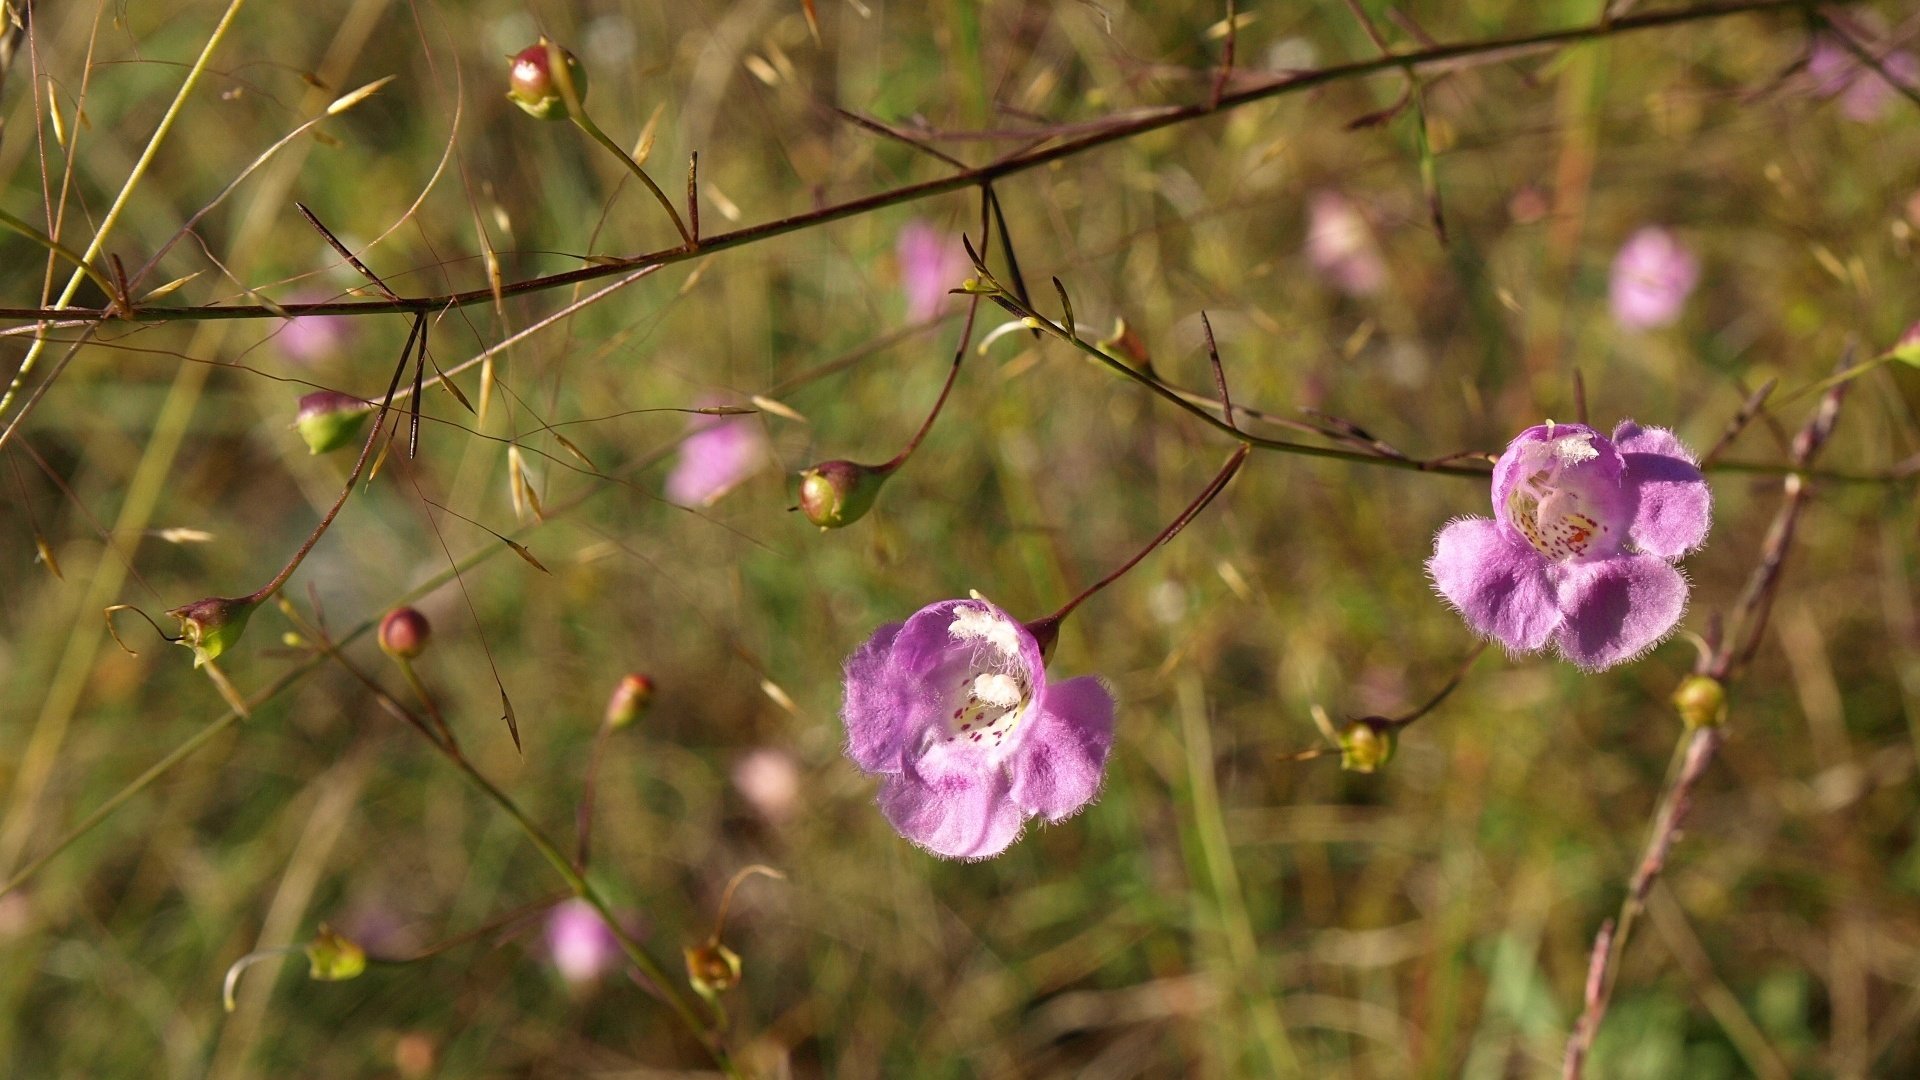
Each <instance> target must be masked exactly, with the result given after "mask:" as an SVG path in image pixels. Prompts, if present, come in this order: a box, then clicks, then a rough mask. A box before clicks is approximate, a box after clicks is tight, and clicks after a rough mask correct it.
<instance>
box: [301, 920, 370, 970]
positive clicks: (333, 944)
mask: <svg viewBox="0 0 1920 1080" xmlns="http://www.w3.org/2000/svg"><path fill="white" fill-rule="evenodd" d="M365 970H367V952H366V950H365V949H362V948H361V947H360V946H359V945H356V944H355V943H353V942H351V941H348V940H347V939H346V938H343V937H341V936H340V935H339V934H336V933H334V932H333V927H331V926H328V925H327V924H326V923H321V924H320V930H319V932H318V933H316V934H314V936H313V940H312V941H310V942H308V943H307V974H308V975H309V976H311V977H312V978H313V979H314V981H316V982H345V981H346V980H348V979H351V978H354V977H355V976H357V975H359V974H360V973H361V972H363V971H365Z"/></svg>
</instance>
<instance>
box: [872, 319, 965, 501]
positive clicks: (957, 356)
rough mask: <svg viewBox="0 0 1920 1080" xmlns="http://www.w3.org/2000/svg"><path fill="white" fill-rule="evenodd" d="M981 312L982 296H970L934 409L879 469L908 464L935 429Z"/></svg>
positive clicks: (881, 470) (888, 471) (890, 469)
mask: <svg viewBox="0 0 1920 1080" xmlns="http://www.w3.org/2000/svg"><path fill="white" fill-rule="evenodd" d="M979 313H980V297H979V296H977V295H976V296H973V297H970V298H969V300H968V303H967V325H966V326H965V327H964V328H962V329H961V331H960V347H959V348H957V349H955V350H954V351H953V366H952V367H950V368H948V369H947V381H946V384H945V385H944V386H942V387H940V396H939V397H938V398H936V399H934V402H933V411H932V412H930V413H928V414H927V418H926V420H924V421H922V422H921V424H920V430H919V431H916V432H914V433H913V438H912V439H910V440H908V442H907V445H906V448H905V449H903V450H901V451H900V452H899V453H897V454H895V455H893V457H891V458H889V459H888V460H887V462H886V464H884V465H880V466H876V468H877V469H878V471H880V472H883V473H890V472H892V471H893V470H895V469H897V468H899V467H900V466H902V465H904V464H906V461H907V458H909V457H911V456H912V455H913V452H914V451H915V450H918V449H920V442H921V440H922V439H925V438H926V437H927V432H929V431H932V430H933V422H934V421H935V420H936V419H938V418H939V416H940V410H941V409H943V408H945V407H946V404H947V395H948V394H951V393H952V392H953V384H954V380H956V379H958V378H959V377H960V362H961V361H962V360H965V359H966V358H967V346H968V345H971V344H972V343H973V317H974V316H975V315H977V314H979Z"/></svg>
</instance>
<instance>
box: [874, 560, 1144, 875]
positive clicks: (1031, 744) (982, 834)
mask: <svg viewBox="0 0 1920 1080" xmlns="http://www.w3.org/2000/svg"><path fill="white" fill-rule="evenodd" d="M841 717H842V719H843V720H844V721H845V722H846V727H847V747H846V752H847V756H848V757H849V758H852V759H853V762H854V764H856V765H858V766H859V767H860V768H861V769H862V770H864V771H865V772H867V773H869V774H871V775H875V776H878V777H879V778H880V795H879V804H880V812H881V813H882V814H885V815H886V818H887V820H888V821H889V822H892V823H893V827H894V829H896V830H897V831H898V832H899V833H900V835H901V836H904V837H906V838H907V839H908V840H911V841H913V842H914V843H916V844H919V845H920V846H921V847H923V848H926V849H927V850H928V851H931V852H933V853H934V854H935V855H941V856H944V857H946V858H949V859H988V858H992V857H993V856H995V855H998V854H1000V853H1001V852H1002V851H1005V850H1006V849H1007V847H1008V846H1009V845H1011V844H1012V843H1013V842H1014V841H1015V840H1016V839H1018V838H1019V836H1020V831H1021V829H1022V828H1023V827H1024V826H1025V824H1026V821H1027V819H1028V818H1030V817H1043V818H1046V819H1047V820H1048V821H1061V820H1064V819H1066V818H1069V817H1071V816H1073V815H1074V814H1076V813H1079V812H1080V810H1082V809H1084V808H1085V807H1086V805H1087V804H1088V803H1090V802H1092V801H1093V797H1094V795H1095V794H1097V793H1098V792H1099V790H1100V782H1101V779H1102V776H1103V774H1104V772H1105V770H1106V764H1107V752H1108V750H1110V749H1111V748H1112V746H1113V696H1112V695H1111V694H1109V693H1108V692H1107V689H1106V687H1105V686H1103V685H1101V683H1100V680H1099V679H1096V678H1093V677H1091V676H1083V677H1081V678H1078V679H1068V680H1066V681H1065V682H1060V683H1053V684H1049V683H1048V682H1047V673H1046V662H1045V660H1044V659H1042V657H1041V655H1040V643H1039V642H1038V641H1037V640H1035V638H1034V636H1033V634H1032V633H1030V632H1029V631H1028V630H1027V628H1026V627H1025V626H1022V625H1021V624H1020V623H1018V622H1016V621H1014V619H1013V617H1012V616H1010V615H1008V614H1007V613H1006V612H1004V611H1002V610H1000V609H999V608H998V607H995V606H994V605H993V604H991V603H988V602H987V601H986V600H984V599H981V598H980V597H979V596H978V594H976V595H975V597H974V598H973V599H972V600H943V601H941V602H940V603H937V604H931V605H929V606H927V607H924V608H921V609H920V610H919V611H918V612H916V613H915V614H914V616H913V617H912V618H910V619H908V620H907V621H906V622H904V623H890V624H888V625H886V626H883V627H881V628H880V629H879V630H877V631H875V632H874V635H873V637H871V638H869V639H868V640H867V643H866V644H864V645H862V646H860V648H859V650H858V651H856V652H855V653H854V654H853V656H852V657H851V658H849V659H848V660H847V672H846V700H845V704H844V706H843V707H842V709H841Z"/></svg>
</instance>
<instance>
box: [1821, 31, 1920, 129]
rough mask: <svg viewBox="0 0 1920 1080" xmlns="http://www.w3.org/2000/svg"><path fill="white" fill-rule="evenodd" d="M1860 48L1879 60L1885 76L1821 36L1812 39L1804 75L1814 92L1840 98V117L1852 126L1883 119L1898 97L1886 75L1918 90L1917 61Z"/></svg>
mask: <svg viewBox="0 0 1920 1080" xmlns="http://www.w3.org/2000/svg"><path fill="white" fill-rule="evenodd" d="M1863 47H1864V48H1866V49H1867V51H1868V52H1870V53H1871V54H1873V55H1875V56H1878V57H1879V59H1880V66H1881V67H1882V68H1884V69H1885V71H1886V74H1884V75H1883V74H1881V73H1880V72H1879V71H1875V70H1874V69H1873V68H1871V67H1869V66H1867V65H1866V64H1863V63H1861V62H1860V58H1859V57H1857V56H1855V55H1854V54H1853V51H1852V50H1851V49H1848V48H1847V47H1846V46H1845V45H1842V44H1841V43H1840V42H1839V41H1838V40H1836V39H1835V38H1834V37H1833V36H1832V35H1829V34H1822V35H1820V36H1819V37H1818V38H1816V39H1814V43H1813V52H1812V53H1811V54H1810V55H1809V56H1808V57H1807V75H1808V76H1809V77H1810V78H1811V79H1812V80H1813V91H1814V93H1816V94H1818V95H1820V96H1821V97H1829V98H1830V97H1838V98H1839V99H1840V113H1841V115H1842V116H1845V117H1846V118H1847V119H1849V120H1852V121H1854V122H1855V123H1861V124H1871V123H1873V122H1874V121H1876V120H1879V119H1880V118H1882V117H1884V116H1885V115H1886V113H1887V109H1888V108H1889V107H1890V106H1892V105H1893V104H1894V102H1895V101H1896V100H1897V99H1898V98H1899V96H1900V91H1899V90H1898V89H1897V88H1895V87H1894V86H1893V85H1892V84H1891V83H1889V82H1888V81H1887V76H1889V75H1890V76H1892V77H1893V78H1894V79H1897V80H1899V82H1900V83H1901V84H1902V85H1904V86H1906V87H1909V88H1914V89H1920V58H1916V57H1915V56H1914V55H1913V54H1912V53H1910V52H1905V51H1900V52H1885V51H1883V50H1882V49H1881V48H1879V47H1876V46H1872V45H1867V46H1863Z"/></svg>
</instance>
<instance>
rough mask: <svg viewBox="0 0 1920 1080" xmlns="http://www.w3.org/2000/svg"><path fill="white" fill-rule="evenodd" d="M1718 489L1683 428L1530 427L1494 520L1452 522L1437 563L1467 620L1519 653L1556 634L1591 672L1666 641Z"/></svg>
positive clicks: (1499, 484)
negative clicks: (1684, 562)
mask: <svg viewBox="0 0 1920 1080" xmlns="http://www.w3.org/2000/svg"><path fill="white" fill-rule="evenodd" d="M1712 510H1713V496H1712V493H1711V492H1710V491H1709V490H1708V488H1707V481H1706V478H1705V477H1703V476H1701V475H1700V469H1699V467H1698V466H1697V465H1696V464H1695V461H1694V457H1693V454H1692V452H1691V451H1689V450H1688V449H1687V448H1686V447H1685V446H1684V445H1682V444H1681V442H1680V440H1679V439H1676V438H1674V436H1673V433H1672V432H1669V431H1666V430H1664V429H1661V428H1642V427H1640V426H1639V425H1638V424H1635V423H1634V422H1633V421H1631V420H1625V421H1622V422H1621V423H1620V426H1619V427H1616V428H1614V429H1613V437H1612V438H1611V439H1609V438H1607V437H1606V436H1604V435H1601V434H1600V433H1599V432H1598V431H1595V430H1594V429H1592V428H1590V427H1587V426H1586V425H1585V424H1554V423H1547V424H1542V425H1540V426H1537V427H1530V428H1528V429H1527V430H1525V431H1523V432H1521V433H1520V434H1519V436H1518V437H1516V438H1515V439H1514V440H1513V442H1511V443H1509V444H1508V445H1507V452H1506V453H1504V454H1502V455H1500V461H1499V463H1498V464H1496V465H1495V466H1494V468H1493V519H1492V520H1488V519H1487V518H1477V517H1470V518H1461V519H1459V520H1457V521H1454V522H1452V523H1450V524H1448V525H1447V527H1446V528H1444V529H1442V530H1440V535H1439V536H1438V537H1436V538H1435V540H1434V545H1433V557H1432V558H1431V559H1429V560H1427V573H1428V574H1429V575H1431V576H1432V578H1433V584H1434V587H1435V588H1436V589H1438V590H1439V592H1440V595H1441V596H1443V597H1445V598H1446V600H1447V602H1448V603H1450V604H1452V605H1453V606H1454V607H1455V608H1457V609H1459V611H1460V614H1461V615H1463V616H1465V617H1466V620H1467V625H1469V626H1471V627H1473V629H1474V630H1475V631H1476V632H1477V633H1479V634H1481V635H1483V636H1486V637H1490V638H1494V639H1496V640H1498V641H1499V642H1500V643H1501V644H1503V645H1505V646H1506V647H1507V648H1508V650H1510V651H1512V652H1515V653H1530V652H1537V651H1539V650H1540V649H1543V648H1545V647H1546V646H1547V645H1548V644H1552V645H1553V646H1554V647H1555V648H1556V649H1558V650H1559V652H1560V655H1561V656H1564V657H1566V658H1567V659H1568V660H1570V661H1572V662H1573V663H1575V664H1577V665H1579V666H1580V667H1582V668H1585V669H1587V670H1589V671H1599V670H1600V669H1602V668H1608V667H1612V666H1613V665H1615V664H1619V663H1624V662H1626V661H1628V660H1632V659H1634V658H1635V657H1637V656H1639V655H1641V654H1642V653H1644V652H1646V651H1647V650H1649V649H1651V648H1653V647H1654V646H1655V645H1657V644H1659V643H1660V641H1661V640H1662V639H1663V638H1665V637H1666V636H1667V635H1668V634H1669V633H1671V632H1672V631H1673V628H1674V627H1675V626H1676V625H1678V624H1679V622H1680V616H1681V614H1682V613H1683V612H1684V611H1685V610H1686V606H1687V579H1686V578H1685V577H1683V576H1681V574H1680V571H1679V570H1677V569H1675V568H1674V566H1673V563H1674V562H1675V560H1677V559H1679V558H1680V557H1681V556H1683V555H1685V554H1686V553H1688V552H1690V551H1692V550H1694V549H1695V548H1697V547H1699V546H1700V545H1701V543H1703V542H1704V541H1705V540H1706V538H1707V529H1708V527H1709V526H1710V525H1711V524H1712V517H1713V514H1712Z"/></svg>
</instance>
